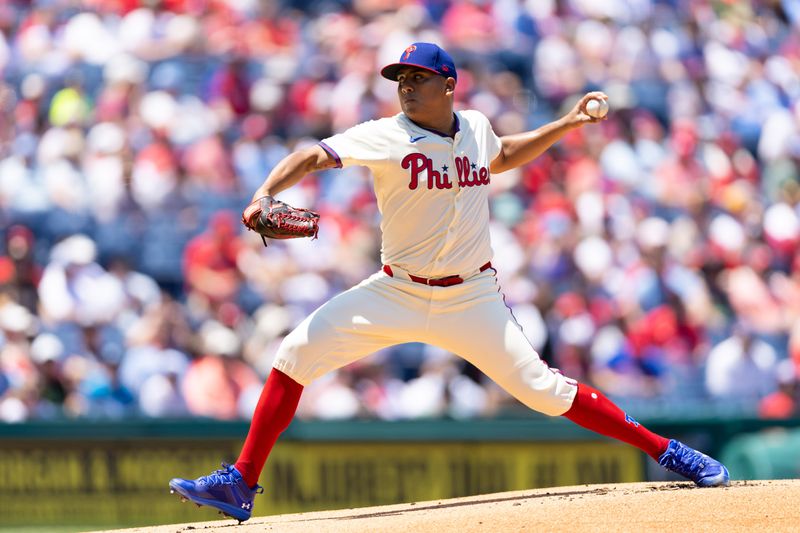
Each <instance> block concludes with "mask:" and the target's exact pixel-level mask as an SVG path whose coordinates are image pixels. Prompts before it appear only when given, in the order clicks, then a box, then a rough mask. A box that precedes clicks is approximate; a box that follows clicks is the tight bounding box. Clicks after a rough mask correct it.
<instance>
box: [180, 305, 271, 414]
mask: <svg viewBox="0 0 800 533" xmlns="http://www.w3.org/2000/svg"><path fill="white" fill-rule="evenodd" d="M199 333H200V342H201V343H202V344H201V350H202V352H203V354H204V355H203V356H201V357H200V358H198V359H196V360H195V361H193V362H192V364H191V366H190V367H189V369H188V370H187V371H186V375H185V377H184V379H183V385H182V387H183V395H184V397H185V398H186V404H187V406H188V408H189V412H190V413H192V414H193V415H195V416H205V417H210V418H218V419H223V420H230V419H235V418H247V417H248V416H250V415H251V414H252V410H253V409H255V403H253V404H252V405H248V404H246V403H245V402H244V401H242V400H243V399H246V400H253V399H255V400H256V401H257V399H258V397H257V395H255V396H254V395H253V394H252V391H260V390H261V386H262V382H261V379H260V378H259V377H258V375H257V374H256V373H255V372H254V371H253V370H252V369H251V368H250V367H249V366H247V365H246V364H245V363H243V362H242V361H241V360H240V359H239V358H238V356H239V353H240V350H241V346H240V340H239V337H238V336H237V335H236V333H235V332H234V331H232V330H231V329H229V328H226V327H225V326H223V325H222V324H220V323H219V322H215V321H208V322H206V323H205V324H203V326H202V327H201V328H200V332H199Z"/></svg>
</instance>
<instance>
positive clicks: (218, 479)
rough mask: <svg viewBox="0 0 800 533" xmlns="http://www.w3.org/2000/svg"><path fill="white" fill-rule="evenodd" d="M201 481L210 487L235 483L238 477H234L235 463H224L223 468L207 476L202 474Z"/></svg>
mask: <svg viewBox="0 0 800 533" xmlns="http://www.w3.org/2000/svg"><path fill="white" fill-rule="evenodd" d="M198 481H199V482H200V483H203V484H204V485H208V486H210V487H213V486H216V485H235V484H236V483H237V480H236V478H234V477H233V465H229V464H228V463H222V468H221V469H219V470H215V471H213V472H212V473H210V474H208V475H207V476H202V477H201V478H200V479H199V480H198Z"/></svg>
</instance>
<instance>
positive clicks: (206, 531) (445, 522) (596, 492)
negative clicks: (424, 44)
mask: <svg viewBox="0 0 800 533" xmlns="http://www.w3.org/2000/svg"><path fill="white" fill-rule="evenodd" d="M175 504H176V505H180V504H179V503H178V502H177V501H176V503H175ZM184 505H188V504H184ZM758 530H761V531H769V532H770V533H773V532H783V531H786V532H789V531H793V532H797V531H800V480H774V481H736V482H733V483H731V486H730V487H726V488H711V489H701V488H697V487H695V486H694V485H693V484H691V483H629V484H617V485H580V486H575V487H558V488H551V489H535V490H523V491H518V492H505V493H501V494H488V495H483V496H472V497H468V498H459V499H453V500H439V501H429V502H417V503H407V504H398V505H387V506H382V507H369V508H359V509H343V510H337V511H321V512H315V513H304V514H287V515H279V516H267V517H255V518H252V519H250V520H248V521H247V522H245V523H243V524H241V525H238V523H237V522H236V521H234V520H218V521H215V522H198V523H193V524H174V525H168V526H156V527H142V528H133V529H125V530H117V533H121V532H126V533H134V532H136V533H178V532H181V533H182V532H188V531H191V532H192V533H211V532H220V533H254V532H256V531H272V532H276V533H284V532H286V533H297V532H314V533H317V532H320V533H326V532H347V533H356V532H364V533H366V532H369V533H383V532H386V533H389V532H392V533H394V532H403V533H423V532H424V533H429V532H430V533H469V532H473V531H481V532H519V531H524V532H537V533H538V532H547V531H558V532H563V531H570V532H576V531H578V532H580V531H603V532H606V531H612V532H617V531H620V532H625V531H630V532H637V533H639V532H643V531H704V532H705V531H719V532H726V533H728V532H752V531H758Z"/></svg>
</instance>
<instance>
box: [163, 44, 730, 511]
mask: <svg viewBox="0 0 800 533" xmlns="http://www.w3.org/2000/svg"><path fill="white" fill-rule="evenodd" d="M381 74H382V75H383V76H384V77H385V78H388V79H390V80H393V81H396V82H397V96H398V98H399V100H400V106H401V109H402V112H401V113H399V114H397V115H395V116H393V117H389V118H383V119H380V120H374V121H369V122H365V123H362V124H359V125H357V126H354V127H352V128H350V129H349V130H347V131H345V132H344V133H340V134H337V135H334V136H332V137H329V138H327V139H324V140H323V141H322V142H320V143H319V144H317V145H315V146H313V147H310V148H306V149H303V150H300V151H297V152H295V153H292V154H291V155H289V156H287V157H286V158H285V159H284V160H283V161H281V162H280V163H279V164H278V165H277V166H276V167H275V169H274V170H273V171H272V172H271V173H270V175H269V177H268V178H267V179H266V181H265V182H264V184H263V185H262V186H261V187H260V188H259V189H258V190H257V191H256V192H255V194H254V196H253V204H251V205H250V206H248V208H247V209H245V212H244V215H243V221H244V223H245V225H247V226H248V227H249V228H250V229H253V230H255V231H257V232H259V233H260V234H262V235H264V236H267V237H272V238H290V237H294V236H298V237H299V236H315V235H316V231H317V228H316V223H317V218H315V217H316V214H315V213H313V212H310V211H308V210H304V209H294V208H292V207H290V206H287V205H286V204H284V203H282V202H279V201H278V200H275V199H274V198H273V196H275V195H277V194H278V193H280V192H281V191H283V190H285V189H287V188H289V187H291V186H292V185H294V184H296V183H297V182H298V181H300V179H302V178H303V177H304V176H305V175H306V174H308V173H310V172H314V171H319V170H323V169H329V168H334V167H337V168H342V167H348V166H352V165H361V166H366V167H367V168H369V169H370V171H371V173H372V176H373V178H374V188H375V195H376V197H377V201H378V207H379V209H380V212H381V215H382V220H381V231H382V246H381V260H382V262H383V267H382V268H381V269H380V270H379V271H378V272H376V273H375V274H373V275H372V276H370V277H369V278H367V279H366V280H364V281H362V282H361V283H360V284H358V285H357V286H355V287H353V288H351V289H350V290H348V291H346V292H344V293H342V294H339V295H338V296H336V297H334V298H333V299H332V300H330V301H328V302H327V303H325V304H324V305H322V306H321V307H320V308H319V309H317V310H316V311H314V312H313V313H312V314H311V315H310V316H309V317H307V318H306V319H305V320H304V321H303V322H302V323H301V324H300V325H299V326H297V328H296V329H295V330H294V331H292V332H291V333H290V334H289V335H288V336H287V337H286V338H285V339H284V341H283V343H282V344H281V346H280V348H279V349H278V352H277V355H276V357H275V361H274V367H273V369H272V371H271V372H270V375H269V377H268V378H267V382H266V384H265V386H264V389H263V391H262V394H261V397H260V399H259V402H258V405H257V407H256V409H255V412H254V414H253V419H252V422H251V425H250V430H249V432H248V435H247V439H246V441H245V444H244V446H243V449H242V451H241V455H240V456H239V458H238V460H237V461H236V463H235V464H234V465H226V464H223V468H222V469H221V470H217V471H216V472H214V473H212V474H210V475H208V476H203V477H200V478H198V479H196V480H188V479H180V478H176V479H173V480H171V481H170V488H171V489H172V490H173V491H174V492H177V493H179V494H180V495H181V496H182V497H184V498H186V499H189V500H191V501H193V502H195V503H197V504H201V505H209V506H212V507H215V508H217V509H219V510H221V511H222V512H223V513H225V514H227V515H229V516H231V517H233V518H236V519H238V520H240V521H243V520H247V519H248V518H250V515H251V512H252V509H253V499H254V497H255V495H256V494H257V493H259V492H261V491H262V490H263V489H262V488H261V487H260V486H259V485H258V484H257V482H258V478H259V475H260V474H261V470H262V469H263V467H264V464H265V462H266V460H267V456H268V454H269V452H270V450H271V449H272V447H273V445H274V444H275V441H276V440H277V438H278V436H279V435H280V433H281V432H282V431H283V430H284V429H285V428H286V427H287V426H288V425H289V422H290V421H291V420H292V417H293V416H294V413H295V410H296V408H297V404H298V401H299V399H300V395H301V393H302V391H303V387H304V386H305V385H307V384H309V383H310V382H311V381H313V380H314V379H316V378H318V377H320V376H322V375H323V374H325V373H326V372H330V371H332V370H335V369H337V368H340V367H342V366H344V365H347V364H349V363H352V362H353V361H356V360H358V359H360V358H362V357H364V356H366V355H368V354H370V353H372V352H374V351H376V350H379V349H381V348H386V347H388V346H392V345H396V344H401V343H406V342H422V343H428V344H431V345H435V346H438V347H440V348H442V349H444V350H447V351H450V352H452V353H455V354H457V355H459V356H461V357H463V358H464V359H466V360H468V361H469V362H471V363H472V364H474V365H475V366H477V367H478V368H480V369H481V370H482V371H483V372H484V373H485V374H486V375H487V376H489V377H490V378H491V379H492V380H494V381H495V382H496V383H497V384H499V385H500V386H501V387H503V388H504V389H505V390H507V391H508V392H509V393H510V394H512V395H513V396H514V397H516V398H517V399H519V400H520V401H521V402H522V403H524V404H525V405H527V406H528V407H530V408H531V409H534V410H536V411H539V412H541V413H545V414H547V415H550V416H564V417H566V418H568V419H569V420H572V421H573V422H575V423H577V424H579V425H581V426H583V427H585V428H588V429H590V430H592V431H595V432H597V433H601V434H603V435H606V436H609V437H613V438H616V439H619V440H622V441H624V442H627V443H629V444H631V445H633V446H636V447H637V448H639V449H641V450H643V451H644V452H645V453H647V454H648V455H649V456H650V457H652V458H653V459H654V460H656V461H658V462H659V463H660V464H661V465H662V466H664V467H665V468H667V469H669V470H672V471H674V472H677V473H679V474H681V475H683V476H685V477H687V478H689V479H691V480H693V481H694V482H695V483H696V484H697V485H700V486H719V485H727V484H728V478H729V476H728V471H727V470H726V468H725V467H724V466H723V465H722V464H721V463H719V462H718V461H716V460H714V459H712V458H710V457H708V456H707V455H704V454H702V453H700V452H698V451H696V450H693V449H692V448H690V447H688V446H686V445H684V444H682V443H680V442H678V441H677V440H674V439H673V440H669V439H666V438H664V437H662V436H659V435H656V434H654V433H652V432H650V431H648V430H647V429H646V428H645V427H643V426H642V425H641V424H639V423H638V422H636V421H635V420H634V419H633V418H632V417H630V416H628V415H626V413H624V412H623V411H622V410H621V409H619V408H618V407H617V406H616V405H615V404H614V403H612V402H611V401H610V400H609V399H608V398H606V397H605V396H604V395H603V394H602V393H601V392H600V391H598V390H596V389H594V388H592V387H591V386H589V385H586V384H583V383H577V382H576V381H574V380H572V379H570V378H568V377H566V376H563V375H562V374H560V373H559V372H558V371H557V370H555V369H551V368H548V366H547V365H546V364H545V363H544V362H543V361H542V360H541V358H540V357H539V354H537V353H536V351H535V350H534V349H533V348H532V347H531V345H530V343H529V342H528V341H527V339H526V337H525V336H524V335H523V332H522V329H521V328H520V326H519V324H517V322H516V321H515V319H514V317H513V315H512V314H511V310H510V309H509V308H508V307H506V305H505V303H504V300H503V293H502V289H501V287H500V286H499V284H498V281H497V277H496V275H495V274H496V272H495V269H494V268H493V267H492V263H491V259H492V248H491V245H490V241H489V205H488V191H489V187H490V186H491V178H492V174H495V173H498V172H504V171H506V170H509V169H512V168H516V167H519V166H521V165H525V164H526V163H528V162H530V161H531V160H533V159H534V158H536V157H537V156H539V155H540V154H541V153H542V152H544V151H545V150H546V149H548V148H549V147H550V146H552V145H553V144H554V143H555V142H557V141H558V140H559V139H561V138H562V137H563V136H564V135H565V134H566V133H567V132H569V131H570V130H573V129H576V128H580V127H583V126H585V125H587V124H591V123H595V122H598V121H600V120H602V119H603V117H596V116H590V115H589V113H587V109H586V105H587V103H588V102H589V101H590V100H593V99H595V100H596V99H600V100H607V96H606V95H605V94H603V93H602V92H590V93H588V94H586V95H584V96H583V97H582V98H581V99H580V100H579V101H578V102H577V103H576V104H575V106H574V107H573V108H572V109H571V110H570V111H569V112H568V113H567V114H566V115H564V116H563V117H561V118H560V119H558V120H556V121H554V122H551V123H549V124H546V125H544V126H542V127H540V128H538V129H536V130H534V131H529V132H525V133H520V134H515V135H507V136H503V137H498V136H497V135H496V134H495V133H494V131H493V130H492V126H491V124H490V123H489V120H488V119H487V118H486V117H485V116H484V115H483V114H481V113H480V112H478V111H459V112H454V111H453V95H454V93H455V91H456V90H457V89H456V88H457V84H458V74H457V71H456V66H455V64H454V63H453V60H452V59H451V57H450V55H448V53H447V52H445V51H444V50H443V49H442V48H440V47H439V46H437V45H435V44H431V43H423V42H418V43H414V44H412V45H411V46H409V47H408V48H406V49H405V50H404V51H403V53H402V55H401V56H400V59H399V61H398V62H397V63H393V64H391V65H388V66H386V67H384V68H383V69H382V70H381Z"/></svg>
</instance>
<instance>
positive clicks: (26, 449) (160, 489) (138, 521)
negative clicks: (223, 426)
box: [0, 432, 645, 531]
mask: <svg viewBox="0 0 800 533" xmlns="http://www.w3.org/2000/svg"><path fill="white" fill-rule="evenodd" d="M223 433H224V432H223ZM412 437H413V435H412ZM241 443H242V439H241V438H208V436H206V437H205V438H202V439H201V438H193V437H189V436H187V437H186V438H175V437H170V438H162V437H152V438H142V437H133V438H113V437H104V438H74V436H72V437H71V438H63V439H60V438H48V439H30V438H0V528H11V527H17V526H34V525H43V526H46V525H67V526H68V525H74V526H75V530H76V531H77V530H80V529H92V528H98V527H122V526H135V525H153V524H169V523H179V522H185V521H202V520H210V519H213V518H215V517H217V514H216V512H213V511H211V510H210V509H207V508H202V509H197V508H196V507H195V506H194V505H191V504H188V503H184V504H181V503H180V501H179V499H178V497H177V496H175V495H170V494H169V489H168V482H169V479H170V478H171V477H174V476H182V477H196V476H199V475H203V474H207V473H209V471H210V470H212V469H214V468H217V467H218V466H219V463H220V461H221V460H228V461H232V460H234V459H235V458H236V455H237V453H238V451H239V449H240V446H241ZM644 476H645V473H644V466H643V459H642V454H641V453H640V452H639V451H637V450H635V449H633V448H631V447H628V446H625V445H620V444H616V443H613V442H611V441H608V440H602V441H595V440H585V439H583V438H580V437H577V438H574V439H572V440H570V439H565V440H560V441H548V442H536V441H526V442H519V441H515V442H495V441H490V442H482V441H420V440H416V441H415V440H409V441H405V442H393V441H388V440H384V441H380V440H374V441H370V442H357V441H355V442H354V441H343V440H294V439H285V440H282V441H281V442H280V443H279V444H278V446H276V448H275V450H274V452H273V454H272V456H271V457H270V460H269V462H268V464H267V467H266V469H265V470H264V473H263V474H262V476H261V481H260V482H261V484H262V485H264V486H265V488H266V490H265V493H264V494H263V495H260V496H258V497H257V499H256V506H255V512H254V515H255V516H262V515H269V514H278V513H289V512H300V511H308V510H320V509H338V508H350V507H362V506H372V505H382V504H391V503H400V502H410V501H425V500H436V499H443V498H453V497H458V496H467V495H473V494H487V493H494V492H503V491H509V490H520V489H526V488H539V487H550V486H563V485H577V484H584V483H617V482H632V481H641V480H643V479H644Z"/></svg>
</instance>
